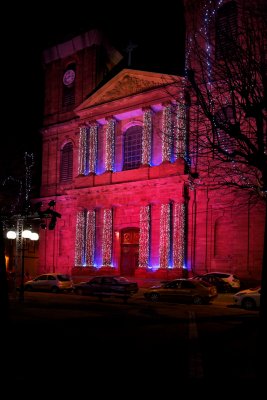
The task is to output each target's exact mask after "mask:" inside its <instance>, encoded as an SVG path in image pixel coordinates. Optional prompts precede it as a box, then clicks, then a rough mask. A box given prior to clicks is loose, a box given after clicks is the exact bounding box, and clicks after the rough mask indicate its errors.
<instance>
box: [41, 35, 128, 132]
mask: <svg viewBox="0 0 267 400" xmlns="http://www.w3.org/2000/svg"><path fill="white" fill-rule="evenodd" d="M121 59H122V55H121V54H120V53H119V52H118V51H117V50H116V49H114V48H113V47H112V46H111V45H110V44H109V43H108V41H107V40H106V39H105V38H104V37H103V35H102V33H101V32H99V31H97V30H91V31H88V32H85V33H83V34H81V35H79V36H76V37H74V38H73V39H71V40H69V41H67V42H64V43H60V44H58V45H55V46H53V47H50V48H48V49H46V50H45V51H44V52H43V62H44V66H45V76H44V88H45V101H44V120H43V125H44V126H48V125H51V124H55V123H60V122H64V121H67V120H70V119H71V118H73V117H74V112H73V110H74V109H75V107H77V106H78V105H79V104H81V103H82V102H83V101H84V100H85V98H86V97H87V96H88V95H89V93H91V92H92V91H93V90H94V88H95V87H96V86H97V85H98V84H99V83H100V82H101V81H102V79H103V78H104V77H105V75H106V74H107V73H108V72H109V71H110V70H111V69H112V68H113V67H114V66H115V65H116V64H118V62H120V61H121Z"/></svg>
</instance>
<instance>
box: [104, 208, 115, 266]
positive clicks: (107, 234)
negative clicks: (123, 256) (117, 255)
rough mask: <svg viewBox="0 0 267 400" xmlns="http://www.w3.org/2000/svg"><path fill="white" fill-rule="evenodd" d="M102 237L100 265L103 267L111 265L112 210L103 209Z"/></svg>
mask: <svg viewBox="0 0 267 400" xmlns="http://www.w3.org/2000/svg"><path fill="white" fill-rule="evenodd" d="M103 218H104V220H103V235H102V265H103V266H105V267H108V266H111V264H112V245H113V241H112V230H113V216H112V209H105V210H104V216H103Z"/></svg>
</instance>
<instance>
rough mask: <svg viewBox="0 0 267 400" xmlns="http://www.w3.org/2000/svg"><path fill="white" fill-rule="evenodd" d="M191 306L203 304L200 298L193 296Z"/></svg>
mask: <svg viewBox="0 0 267 400" xmlns="http://www.w3.org/2000/svg"><path fill="white" fill-rule="evenodd" d="M193 304H203V300H202V298H201V297H200V296H195V297H194V298H193Z"/></svg>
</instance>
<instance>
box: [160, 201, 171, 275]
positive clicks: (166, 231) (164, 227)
mask: <svg viewBox="0 0 267 400" xmlns="http://www.w3.org/2000/svg"><path fill="white" fill-rule="evenodd" d="M170 207H171V205H170V204H162V205H161V210H160V244H159V258H160V259H159V265H160V268H168V267H169V263H170V245H171V240H170Z"/></svg>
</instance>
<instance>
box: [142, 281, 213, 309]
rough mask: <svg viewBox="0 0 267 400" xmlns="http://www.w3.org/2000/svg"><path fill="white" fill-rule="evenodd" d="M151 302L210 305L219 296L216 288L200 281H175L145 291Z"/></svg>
mask: <svg viewBox="0 0 267 400" xmlns="http://www.w3.org/2000/svg"><path fill="white" fill-rule="evenodd" d="M144 296H145V298H146V299H147V300H151V301H159V300H165V301H176V302H182V303H193V304H208V303H210V302H211V301H212V300H213V299H215V298H216V297H217V296H218V292H217V289H216V286H212V285H210V284H209V283H208V282H205V281H201V280H198V279H174V280H172V281H169V282H162V283H161V284H160V285H158V286H152V287H150V288H148V289H146V290H145V291H144Z"/></svg>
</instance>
